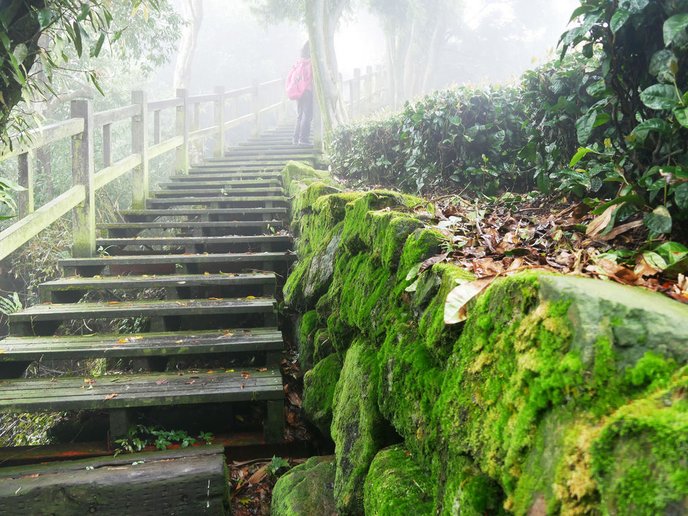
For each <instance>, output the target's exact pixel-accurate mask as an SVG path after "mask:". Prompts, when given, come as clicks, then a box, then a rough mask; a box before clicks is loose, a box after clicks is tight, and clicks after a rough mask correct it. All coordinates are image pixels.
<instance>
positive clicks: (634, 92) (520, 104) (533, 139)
mask: <svg viewBox="0 0 688 516" xmlns="http://www.w3.org/2000/svg"><path fill="white" fill-rule="evenodd" d="M572 21H574V23H573V25H572V28H571V29H570V30H569V31H567V32H566V33H564V35H563V36H562V38H561V50H562V55H561V58H560V59H557V60H556V61H553V62H551V63H548V64H546V65H544V66H542V67H540V68H538V69H536V70H532V71H529V72H527V73H525V74H524V75H523V77H522V78H521V80H520V81H519V83H518V84H517V85H513V86H505V87H490V88H470V87H457V88H451V89H448V90H444V91H440V92H435V93H433V94H431V95H428V96H426V97H424V98H422V99H420V100H418V101H416V102H413V103H407V104H406V106H405V107H404V109H403V110H402V111H401V112H400V113H396V114H394V115H392V116H390V117H388V118H384V119H377V120H370V121H366V122H364V123H361V124H356V125H351V126H346V127H342V128H340V129H339V130H338V131H337V132H336V133H335V135H334V137H333V140H332V144H331V148H330V157H331V160H332V166H333V172H334V173H335V174H337V175H339V176H343V177H346V178H349V179H351V180H354V181H363V182H367V183H372V184H381V185H386V186H396V187H398V188H401V189H403V190H406V191H418V192H421V193H428V192H433V191H437V190H450V191H462V190H468V191H474V192H482V193H485V194H488V195H490V194H495V193H498V192H503V191H505V190H509V191H520V192H525V191H530V190H533V189H537V190H539V191H541V192H543V193H552V192H556V191H558V192H561V193H564V194H567V195H575V196H577V197H579V198H584V199H587V200H588V202H589V203H590V204H592V205H596V206H597V207H600V208H601V209H602V210H604V209H609V208H611V207H613V210H612V211H613V217H612V221H611V223H610V226H609V228H610V229H611V227H613V225H614V223H618V222H622V221H624V220H627V219H629V218H630V217H633V216H638V215H639V214H644V219H645V224H646V226H647V227H648V229H649V230H650V233H651V234H654V235H661V234H665V233H671V232H672V229H677V227H678V226H679V225H680V222H682V221H685V220H686V218H688V131H687V129H688V92H686V91H683V90H684V89H688V84H687V83H686V82H687V81H686V79H687V78H688V73H687V72H686V70H687V67H686V65H688V30H687V29H688V1H687V0H621V1H619V2H609V1H607V0H583V1H582V2H581V6H580V7H579V8H578V9H576V11H575V12H574V13H573V16H572ZM609 200H611V202H609Z"/></svg>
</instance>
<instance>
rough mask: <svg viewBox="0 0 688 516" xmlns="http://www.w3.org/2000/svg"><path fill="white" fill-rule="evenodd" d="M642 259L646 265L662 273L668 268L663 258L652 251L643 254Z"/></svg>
mask: <svg viewBox="0 0 688 516" xmlns="http://www.w3.org/2000/svg"><path fill="white" fill-rule="evenodd" d="M643 258H644V259H645V261H646V262H647V263H648V264H650V265H651V266H652V267H654V268H655V269H657V270H659V271H663V270H665V269H666V268H667V267H668V266H669V265H668V264H667V262H666V261H665V260H664V258H662V257H661V256H660V255H658V254H657V253H654V252H652V251H647V252H644V253H643Z"/></svg>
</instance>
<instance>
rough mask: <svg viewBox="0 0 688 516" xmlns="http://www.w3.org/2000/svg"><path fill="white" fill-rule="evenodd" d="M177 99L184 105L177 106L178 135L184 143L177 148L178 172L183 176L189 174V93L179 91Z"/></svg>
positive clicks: (182, 90)
mask: <svg viewBox="0 0 688 516" xmlns="http://www.w3.org/2000/svg"><path fill="white" fill-rule="evenodd" d="M177 97H178V98H179V99H181V101H182V104H181V105H180V106H177V116H176V123H175V126H176V135H177V136H182V137H183V138H184V142H183V143H182V145H181V146H180V147H178V148H177V162H176V170H177V172H179V173H181V174H186V173H188V172H189V116H188V110H187V103H188V92H187V91H186V90H185V89H178V90H177Z"/></svg>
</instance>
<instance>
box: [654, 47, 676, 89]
mask: <svg viewBox="0 0 688 516" xmlns="http://www.w3.org/2000/svg"><path fill="white" fill-rule="evenodd" d="M677 72H678V58H677V57H676V54H674V53H673V52H672V51H671V50H667V49H663V50H660V51H658V52H655V54H654V55H653V56H652V59H651V60H650V73H651V74H652V75H654V76H655V77H657V80H659V81H660V82H662V83H667V84H672V83H673V82H674V80H675V78H676V73H677Z"/></svg>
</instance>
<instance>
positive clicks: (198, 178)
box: [170, 168, 281, 188]
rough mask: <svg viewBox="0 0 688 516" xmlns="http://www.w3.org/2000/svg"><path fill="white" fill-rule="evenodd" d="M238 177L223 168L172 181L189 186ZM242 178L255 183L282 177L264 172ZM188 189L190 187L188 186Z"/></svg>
mask: <svg viewBox="0 0 688 516" xmlns="http://www.w3.org/2000/svg"><path fill="white" fill-rule="evenodd" d="M236 177H239V176H237V175H236V174H234V173H232V172H226V171H225V169H223V168H217V169H213V168H208V169H204V170H199V171H191V172H190V174H189V175H184V176H173V177H171V178H170V179H172V180H174V182H175V183H177V184H180V183H184V184H188V183H196V182H203V181H222V182H224V181H228V180H229V181H232V180H234V179H235V178H236ZM240 177H245V178H249V179H250V180H253V181H259V180H262V181H270V180H279V179H280V177H281V174H280V173H279V172H264V173H261V174H255V175H247V174H244V173H242V174H241V175H240ZM187 188H188V186H187Z"/></svg>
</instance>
